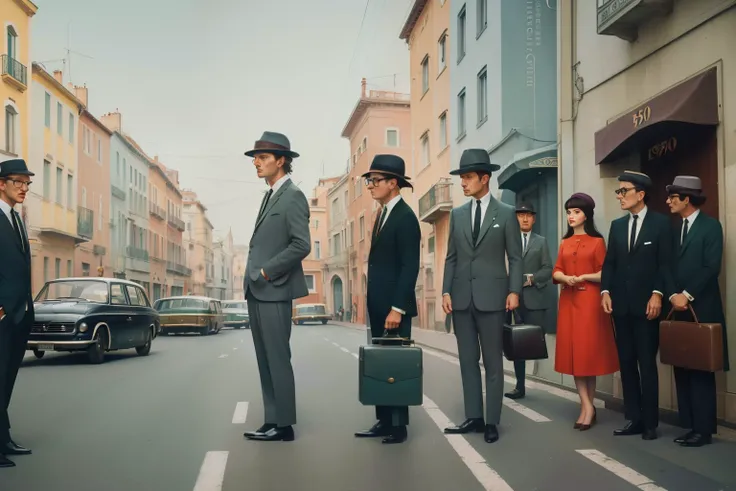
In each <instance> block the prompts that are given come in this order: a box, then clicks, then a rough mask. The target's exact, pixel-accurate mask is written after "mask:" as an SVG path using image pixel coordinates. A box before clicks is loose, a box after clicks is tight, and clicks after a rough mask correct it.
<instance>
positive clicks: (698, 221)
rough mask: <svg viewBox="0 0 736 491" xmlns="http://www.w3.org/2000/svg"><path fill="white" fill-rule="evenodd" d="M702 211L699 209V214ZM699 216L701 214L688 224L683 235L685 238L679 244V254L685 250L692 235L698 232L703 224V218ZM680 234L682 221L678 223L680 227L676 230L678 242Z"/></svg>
mask: <svg viewBox="0 0 736 491" xmlns="http://www.w3.org/2000/svg"><path fill="white" fill-rule="evenodd" d="M702 213H703V212H702V211H701V212H700V214H701V215H702ZM701 218H702V217H701V216H698V219H696V220H695V221H694V222H693V223H692V224H690V225H689V226H688V230H687V235H686V236H685V240H683V241H682V245H681V246H680V255H682V253H683V252H685V249H687V246H689V245H690V243H691V242H692V241H693V235H697V234H699V233H700V231H701V228H702V226H703V223H702V222H703V220H702V219H701ZM680 234H682V222H681V223H680V228H679V230H678V231H677V242H680Z"/></svg>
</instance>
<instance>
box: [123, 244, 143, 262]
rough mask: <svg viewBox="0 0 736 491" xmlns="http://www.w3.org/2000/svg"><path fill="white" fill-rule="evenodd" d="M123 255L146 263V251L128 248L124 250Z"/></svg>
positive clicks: (132, 247)
mask: <svg viewBox="0 0 736 491" xmlns="http://www.w3.org/2000/svg"><path fill="white" fill-rule="evenodd" d="M125 255H126V256H128V257H130V258H133V259H140V260H142V261H148V259H149V256H148V251H147V250H145V249H140V248H138V247H134V246H128V247H126V248H125Z"/></svg>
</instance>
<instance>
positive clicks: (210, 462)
mask: <svg viewBox="0 0 736 491" xmlns="http://www.w3.org/2000/svg"><path fill="white" fill-rule="evenodd" d="M228 455H229V452H224V451H213V452H207V454H206V455H205V456H204V461H203V462H202V467H200V469H199V476H197V482H196V484H195V485H194V491H222V482H223V481H224V480H225V468H226V467H227V457H228Z"/></svg>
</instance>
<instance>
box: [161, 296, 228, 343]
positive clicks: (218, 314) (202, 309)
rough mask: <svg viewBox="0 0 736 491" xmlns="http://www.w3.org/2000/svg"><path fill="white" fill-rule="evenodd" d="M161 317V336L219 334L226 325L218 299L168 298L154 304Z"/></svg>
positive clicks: (195, 297)
mask: <svg viewBox="0 0 736 491" xmlns="http://www.w3.org/2000/svg"><path fill="white" fill-rule="evenodd" d="M153 308H155V309H156V310H157V311H158V313H159V315H160V316H161V334H164V335H168V334H183V333H192V332H196V333H199V334H201V335H202V336H207V335H208V334H217V333H219V332H220V329H222V327H223V326H224V324H225V315H224V314H223V313H222V305H221V304H220V301H219V300H218V299H216V298H210V297H198V296H194V295H188V296H183V297H167V298H161V299H158V300H156V303H154V304H153Z"/></svg>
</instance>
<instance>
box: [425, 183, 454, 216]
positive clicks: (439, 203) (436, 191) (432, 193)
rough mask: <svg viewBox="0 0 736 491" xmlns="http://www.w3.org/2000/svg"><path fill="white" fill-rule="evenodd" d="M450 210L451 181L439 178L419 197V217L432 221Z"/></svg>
mask: <svg viewBox="0 0 736 491" xmlns="http://www.w3.org/2000/svg"><path fill="white" fill-rule="evenodd" d="M451 210H452V182H450V180H449V179H440V180H439V181H438V182H437V183H436V184H435V185H434V186H432V187H431V188H430V189H429V191H427V192H426V193H425V194H424V196H422V197H421V198H419V219H420V220H421V221H423V222H426V223H434V222H436V221H437V220H439V219H440V217H442V216H443V215H445V214H447V213H450V211H451Z"/></svg>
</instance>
